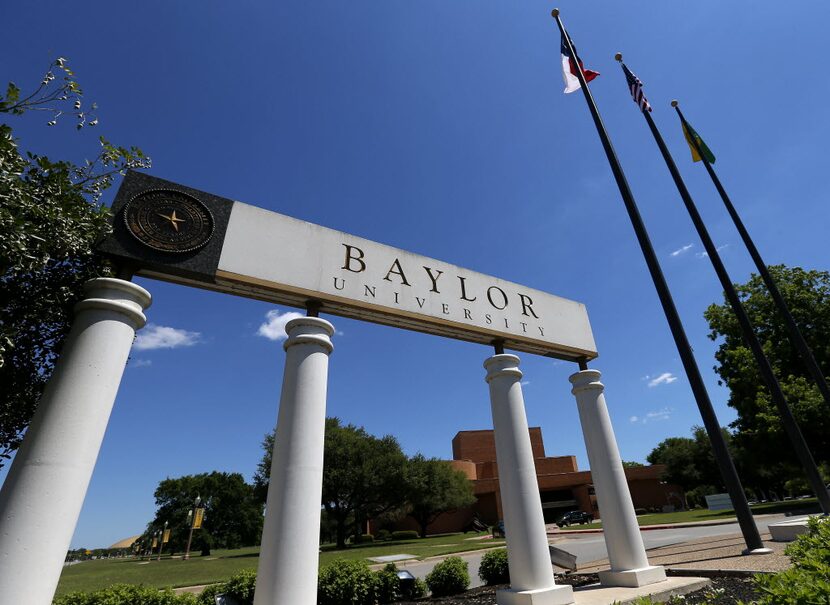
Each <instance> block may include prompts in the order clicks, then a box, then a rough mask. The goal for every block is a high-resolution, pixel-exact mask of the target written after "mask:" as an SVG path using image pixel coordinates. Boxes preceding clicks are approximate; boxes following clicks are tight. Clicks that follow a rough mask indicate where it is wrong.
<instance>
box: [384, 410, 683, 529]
mask: <svg viewBox="0 0 830 605" xmlns="http://www.w3.org/2000/svg"><path fill="white" fill-rule="evenodd" d="M530 443H531V447H532V449H533V458H534V459H535V461H536V479H537V481H538V483H539V495H540V497H541V500H542V510H543V512H544V515H545V522H546V523H553V522H554V521H556V519H558V518H559V517H561V516H562V515H563V514H564V513H566V512H567V511H570V510H583V511H586V512H590V513H591V514H593V515H594V517H595V518H600V517H601V514H602V511H600V510H599V508H598V507H597V499H596V496H595V495H594V487H593V484H592V481H591V471H589V470H587V471H580V470H579V468H578V467H577V463H576V456H552V457H549V456H546V455H545V445H544V442H543V441H542V429H541V428H539V427H531V428H530ZM452 454H453V460H452V461H451V462H450V463H451V464H452V466H453V467H454V468H456V469H458V470H460V471H462V472H464V474H465V475H467V477H468V478H469V479H470V481H472V483H473V492H474V493H475V496H476V503H475V504H473V505H472V506H470V507H469V508H466V509H461V510H456V511H452V512H448V513H444V514H443V515H441V516H440V517H439V518H438V519H437V520H436V521H435V522H434V523H432V524H431V525H430V526H429V533H431V534H437V533H445V532H453V531H461V530H463V529H464V528H465V527H466V526H467V525H468V524H469V523H470V521H471V520H472V519H473V516H475V515H477V516H478V518H479V519H481V520H482V521H483V522H484V523H486V524H488V525H493V524H495V523H497V522H498V521H499V520H500V519H503V518H504V517H503V513H502V508H501V498H500V497H499V469H498V465H497V464H496V442H495V436H494V434H493V431H492V430H483V431H460V432H459V433H458V434H456V436H455V437H454V438H453V440H452ZM664 469H665V467H664V466H663V465H659V464H655V465H652V466H644V467H637V468H627V469H625V475H626V478H627V479H628V488H629V490H630V491H631V499H632V500H633V502H634V508H635V509H646V510H663V507H664V506H674V507H675V508H681V507H682V506H683V502H684V497H685V496H684V493H683V490H682V489H681V488H680V487H679V486H677V485H673V484H667V483H664V482H663V481H661V479H660V477H661V475H662V473H663V471H664ZM397 525H398V527H399V528H400V529H417V524H415V523H414V521H413V520H412V519H411V518H407V519H405V520H403V521H402V522H400V523H399V524H397Z"/></svg>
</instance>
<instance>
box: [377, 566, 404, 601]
mask: <svg viewBox="0 0 830 605" xmlns="http://www.w3.org/2000/svg"><path fill="white" fill-rule="evenodd" d="M375 598H376V599H377V601H378V602H380V603H392V602H394V601H400V599H401V581H400V580H399V579H398V568H397V567H396V566H395V564H394V563H389V564H387V565H386V567H384V568H383V569H381V570H380V571H377V572H375Z"/></svg>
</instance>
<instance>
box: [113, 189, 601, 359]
mask: <svg viewBox="0 0 830 605" xmlns="http://www.w3.org/2000/svg"><path fill="white" fill-rule="evenodd" d="M113 210H114V212H115V213H116V220H115V224H114V234H113V237H112V238H111V239H110V240H109V241H108V242H106V243H105V244H104V250H105V251H107V252H109V253H110V254H111V255H113V256H114V257H115V258H117V259H121V260H122V261H126V262H134V263H136V268H137V272H138V274H139V275H147V276H158V277H163V278H164V279H167V280H171V279H173V280H176V278H177V276H178V279H179V280H180V281H182V282H183V283H189V282H192V281H199V282H201V284H202V285H203V287H209V288H212V289H214V290H219V291H222V292H228V293H232V294H238V295H242V296H248V297H252V298H259V299H263V300H268V301H271V302H275V303H280V304H285V305H292V306H297V307H305V306H306V304H307V302H308V301H309V300H316V301H319V302H321V303H323V305H324V306H325V309H326V312H327V313H331V314H333V315H340V316H343V317H350V318H354V319H363V320H367V321H372V322H376V323H381V324H387V325H392V326H396V327H400V328H408V329H411V330H417V331H421V332H427V333H430V334H438V335H442V336H449V337H452V338H458V339H461V340H468V341H473V342H480V343H486V344H491V343H493V342H494V341H502V342H503V345H504V346H505V347H506V348H509V349H513V350H516V351H522V352H527V353H535V354H538V355H546V356H550V357H558V358H562V359H570V360H576V359H592V358H594V357H596V356H597V353H596V346H595V345H594V338H593V335H592V333H591V326H590V324H589V322H588V313H587V311H586V309H585V306H584V305H583V304H581V303H577V302H574V301H571V300H567V299H564V298H561V297H558V296H554V295H552V294H548V293H546V292H541V291H539V290H534V289H532V288H527V287H525V286H521V285H518V284H514V283H511V282H508V281H505V280H502V279H498V278H495V277H490V276H487V275H484V274H482V273H478V272H475V271H470V270H468V269H464V268H461V267H457V266H455V265H452V264H449V263H446V262H442V261H439V260H435V259H433V258H428V257H425V256H420V255H417V254H413V253H411V252H406V251H404V250H400V249H397V248H393V247H391V246H387V245H384V244H379V243H376V242H373V241H370V240H367V239H363V238H360V237H356V236H354V235H350V234H348V233H343V232H341V231H335V230H333V229H328V228H326V227H321V226H319V225H314V224H312V223H307V222H305V221H301V220H297V219H294V218H291V217H288V216H285V215H283V214H278V213H276V212H271V211H269V210H264V209H262V208H257V207H255V206H250V205H248V204H243V203H241V202H234V201H231V200H227V199H223V198H219V197H217V196H213V195H210V194H207V193H204V192H200V191H196V190H193V189H190V188H188V187H183V186H181V185H177V184H174V183H170V182H168V181H164V180H161V179H157V178H154V177H150V176H147V175H143V174H136V173H130V174H129V175H128V176H127V178H126V179H125V182H124V184H123V185H122V187H121V190H120V192H119V195H118V197H117V198H116V201H115V204H114V206H113ZM148 252H149V253H150V255H149V260H148ZM171 269H172V275H171Z"/></svg>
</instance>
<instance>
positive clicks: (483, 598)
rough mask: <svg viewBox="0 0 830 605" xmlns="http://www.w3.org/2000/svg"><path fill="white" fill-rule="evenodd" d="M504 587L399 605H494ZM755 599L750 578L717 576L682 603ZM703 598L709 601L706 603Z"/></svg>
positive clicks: (581, 582)
mask: <svg viewBox="0 0 830 605" xmlns="http://www.w3.org/2000/svg"><path fill="white" fill-rule="evenodd" d="M598 581H599V578H598V577H597V576H596V575H562V576H559V575H557V576H556V583H557V584H570V585H571V586H574V587H577V586H585V585H587V584H595V583H596V582H598ZM504 588H508V585H507V584H502V585H499V586H482V587H480V588H473V589H472V590H468V591H467V592H465V593H463V594H459V595H454V596H451V597H441V598H437V599H421V600H419V601H403V602H402V603H401V604H400V605H495V603H496V591H497V590H502V589H504ZM715 595H716V596H715ZM713 596H714V598H713ZM758 596H760V595H759V594H758V592H757V591H756V590H755V586H754V585H753V583H752V579H751V578H746V577H721V578H712V586H711V587H709V588H705V589H703V590H698V591H695V592H692V593H689V594H687V595H686V600H685V602H686V603H689V604H690V605H694V604H699V603H707V602H709V603H716V604H717V605H733V604H734V603H737V602H738V601H744V602H745V603H748V602H750V601H752V600H753V599H756V598H758ZM707 599H710V600H709V601H707Z"/></svg>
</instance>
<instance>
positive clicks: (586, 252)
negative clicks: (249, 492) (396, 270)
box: [0, 0, 830, 547]
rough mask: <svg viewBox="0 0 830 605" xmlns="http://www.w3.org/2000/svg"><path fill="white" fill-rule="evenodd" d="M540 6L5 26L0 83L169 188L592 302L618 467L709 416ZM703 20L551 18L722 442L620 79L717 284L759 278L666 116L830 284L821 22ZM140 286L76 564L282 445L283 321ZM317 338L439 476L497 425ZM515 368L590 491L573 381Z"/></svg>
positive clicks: (758, 17)
mask: <svg viewBox="0 0 830 605" xmlns="http://www.w3.org/2000/svg"><path fill="white" fill-rule="evenodd" d="M553 6H554V5H553V4H550V3H545V2H538V1H525V2H521V3H508V2H491V1H483V0H476V1H450V2H448V1H447V0H440V1H439V0H422V1H420V2H417V3H411V2H407V3H404V2H400V1H385V2H381V1H378V0H376V1H374V2H370V1H363V0H351V1H350V2H329V1H318V2H313V3H310V2H279V3H277V2H235V3H228V2H217V1H207V2H201V3H192V2H161V1H146V2H142V3H104V2H99V1H92V2H87V3H84V5H83V7H80V6H79V5H77V4H74V3H66V2H38V3H35V4H32V5H27V6H26V7H25V9H24V8H22V5H14V4H5V5H4V6H3V7H2V8H0V20H2V22H3V23H4V25H5V27H4V31H5V43H6V44H5V46H6V52H5V53H4V58H3V59H2V60H0V67H2V69H0V80H2V81H6V80H13V81H15V82H16V83H17V84H18V85H20V86H21V87H22V88H23V89H24V90H26V89H28V88H29V87H30V86H32V85H34V84H35V83H36V82H38V81H39V79H40V78H41V77H42V73H43V71H44V69H45V67H46V66H47V65H48V64H49V62H50V61H51V60H52V59H54V58H55V57H57V56H65V57H68V59H69V62H70V65H71V66H72V67H73V68H74V69H75V71H76V73H77V76H78V78H79V80H80V82H81V83H82V85H83V87H84V89H85V98H86V99H87V100H88V101H96V102H97V103H98V104H99V106H100V109H99V111H98V116H99V119H100V126H99V127H98V128H99V130H98V133H100V134H104V135H106V136H107V137H108V138H109V139H110V140H112V141H113V142H115V143H118V144H122V145H138V146H140V147H142V148H143V149H144V151H145V152H147V153H148V154H149V155H151V156H152V158H153V161H154V166H153V168H152V170H151V173H152V174H154V175H156V176H159V177H162V178H167V179H170V180H173V181H177V182H180V183H183V184H186V185H189V186H192V187H195V188H199V189H202V190H206V191H210V192H213V193H217V194H220V195H223V196H227V197H230V198H232V199H237V200H241V201H245V202H248V203H251V204H255V205H258V206H262V207H265V208H268V209H271V210H275V211H278V212H282V213H285V214H288V215H290V216H294V217H297V218H301V219H304V220H308V221H312V222H315V223H319V224H322V225H326V226H328V227H332V228H335V229H340V230H343V231H347V232H350V233H354V234H356V235H359V236H362V237H366V238H369V239H373V240H377V241H381V242H384V243H388V244H391V245H394V246H397V247H400V248H404V249H407V250H412V251H414V252H418V253H422V254H425V255H428V256H431V257H434V258H439V259H442V260H445V261H448V262H451V263H455V264H458V265H461V266H465V267H468V268H470V269H474V270H477V271H481V272H484V273H489V274H491V275H495V276H498V277H502V278H505V279H508V280H511V281H514V282H518V283H522V284H526V285H527V286H530V287H534V288H538V289H541V290H546V291H549V292H552V293H554V294H558V295H561V296H565V297H568V298H572V299H575V300H579V301H581V302H584V303H585V304H586V305H587V307H588V311H589V314H590V317H591V321H592V326H593V329H594V335H595V338H596V342H597V345H598V348H599V351H600V357H599V359H597V360H596V361H595V362H593V363H592V364H591V365H592V367H595V368H597V369H599V370H601V371H602V372H603V382H604V383H605V385H606V396H607V399H608V404H609V408H610V411H611V415H612V420H613V421H614V426H615V430H616V433H617V438H618V440H619V444H620V449H621V451H622V454H623V457H624V458H625V459H630V460H640V461H642V460H644V459H645V456H646V455H647V454H648V452H649V451H650V450H651V448H652V447H653V446H654V445H656V444H657V443H658V442H659V441H660V440H661V439H663V438H665V437H667V436H673V435H686V434H688V432H689V429H690V427H691V426H692V425H694V424H696V423H698V424H699V423H700V417H699V414H698V412H697V408H696V406H695V404H694V400H693V398H692V395H691V391H690V389H689V385H688V381H687V380H686V378H685V376H684V374H683V371H682V367H681V364H680V362H679V359H678V356H677V352H676V350H675V348H674V344H673V341H672V339H671V335H670V333H669V330H668V327H667V324H666V321H665V318H664V316H663V313H662V311H661V309H660V306H659V303H658V300H657V296H656V294H655V291H654V288H653V286H652V283H651V281H650V278H649V276H648V273H647V270H646V267H645V264H644V262H643V260H642V256H641V254H640V251H639V248H638V246H637V244H636V240H635V238H634V234H633V231H632V229H631V226H630V223H629V221H628V218H627V216H626V214H625V211H624V208H623V205H622V202H621V200H620V196H619V193H618V191H617V189H616V185H615V184H614V181H613V178H612V177H611V173H610V170H609V168H608V165H607V163H606V161H605V157H604V154H603V153H602V149H601V146H600V143H599V141H598V139H597V137H596V133H595V130H594V127H593V125H592V123H591V121H590V117H589V114H588V111H587V108H586V107H585V103H584V101H583V99H582V98H581V94H580V93H578V94H573V95H568V96H566V95H563V94H562V89H563V86H564V85H563V83H562V77H561V70H560V64H559V34H558V31H557V29H556V25H555V23H554V21H553V20H552V19H551V18H550V15H549V13H550V9H551V8H553ZM690 6H691V5H688V4H683V3H676V2H656V1H651V2H644V1H638V2H626V3H622V2H575V1H563V2H562V3H561V4H560V8H561V9H562V16H563V19H564V21H565V24H566V26H567V27H568V29H569V31H570V33H571V35H572V37H573V39H574V41H575V42H576V43H577V45H578V48H579V50H580V54H581V56H582V58H583V59H584V61H585V64H586V66H587V67H589V68H592V69H595V70H597V71H599V72H601V74H602V75H601V76H600V77H599V78H598V79H597V80H595V81H594V82H593V83H592V85H591V88H592V91H593V93H594V95H595V98H596V101H597V103H598V105H599V108H600V111H601V113H602V115H603V118H604V120H605V122H606V125H607V127H608V130H609V132H610V134H611V137H612V140H613V142H614V144H615V146H616V149H617V152H618V154H619V156H620V158H621V161H622V163H623V166H624V168H625V170H626V172H627V175H628V178H629V181H630V184H631V187H632V189H633V191H634V194H635V196H636V198H637V201H638V203H639V205H640V210H641V212H642V214H643V216H644V219H645V221H646V224H647V226H648V228H649V230H650V232H651V236H652V240H653V243H654V246H655V249H656V250H657V252H658V254H659V256H660V260H661V262H662V264H663V268H664V271H665V273H666V276H667V279H668V281H669V284H670V287H671V288H672V292H673V294H674V297H675V300H676V303H677V306H678V309H679V311H680V314H681V316H682V318H683V321H684V324H685V326H686V329H687V331H688V334H689V337H690V340H691V342H692V344H693V346H694V348H695V354H696V357H697V360H698V362H699V365H700V367H701V370H702V371H703V374H704V378H705V380H706V382H707V385H708V387H709V390H710V394H711V396H712V399H713V401H714V403H715V407H716V410H717V413H718V414H719V417H720V420H721V422H722V424H727V423H728V422H729V421H731V420H732V419H733V418H734V415H733V413H732V412H731V410H730V409H729V408H728V407H727V406H726V405H725V401H726V399H727V393H726V391H725V390H724V389H723V388H721V387H719V386H718V384H717V378H716V376H715V374H714V372H713V371H712V369H711V368H712V366H713V365H714V358H713V352H714V350H715V347H716V344H715V343H712V342H710V341H709V340H708V339H707V332H708V330H707V326H706V323H705V321H704V320H703V317H702V314H703V310H704V309H705V308H706V306H707V305H709V304H710V303H712V302H714V301H716V300H718V299H719V298H720V288H719V285H718V282H717V279H716V277H715V274H714V272H713V270H712V268H711V266H710V264H709V262H708V260H707V259H706V258H702V257H701V254H700V253H701V252H702V247H701V245H700V243H699V241H698V239H697V237H696V235H695V234H694V232H693V227H692V225H691V222H690V221H689V219H688V216H687V215H686V213H685V211H684V210H683V208H682V205H681V202H680V199H679V197H678V195H677V193H676V190H675V188H674V185H673V184H672V182H671V180H670V177H669V175H668V172H667V171H666V169H665V166H664V165H663V163H662V160H661V158H660V156H659V152H658V150H657V148H656V146H655V145H654V143H653V140H652V139H651V135H650V134H649V132H648V129H647V126H646V125H645V123H644V121H643V119H642V117H641V116H639V115H638V110H637V108H636V106H635V105H634V103H632V101H631V98H630V96H629V94H628V91H627V88H626V86H625V80H624V77H623V75H622V72H621V70H620V69H619V67H618V65H617V64H616V62H615V61H614V60H613V54H614V52H615V51H618V50H619V51H622V52H623V53H624V55H625V59H626V62H627V64H628V65H629V67H630V68H631V69H632V70H633V71H634V72H635V73H636V74H637V75H638V76H639V77H640V78H641V79H642V80H643V82H644V83H645V91H646V95H647V97H648V98H649V100H650V101H651V103H652V105H653V106H654V108H655V109H654V114H653V116H654V118H655V121H656V122H657V124H658V126H659V127H661V128H662V130H663V134H664V137H665V138H666V139H667V142H668V145H669V147H670V149H671V150H672V152H673V153H674V154H675V158H676V160H677V161H678V164H679V166H680V170H681V172H682V173H683V175H684V177H686V180H687V184H688V185H689V188H690V190H691V192H692V194H693V196H695V198H696V200H697V202H698V204H699V206H700V210H701V212H702V214H703V216H704V218H705V220H706V221H707V222H708V224H709V227H710V229H711V232H712V235H713V237H714V239H715V241H716V243H717V244H718V245H720V246H724V248H723V250H722V253H723V258H724V261H725V263H726V265H727V267H728V269H729V271H730V273H731V275H732V278H733V280H734V281H745V280H746V279H747V278H748V276H749V273H750V272H751V271H752V265H751V260H750V259H749V257H748V255H747V254H746V252H745V251H744V250H743V249H742V248H741V245H740V241H739V239H738V236H737V234H736V233H735V231H734V228H733V227H732V226H731V223H730V222H729V218H728V216H727V215H726V213H725V211H724V210H723V207H722V205H721V203H720V201H719V199H718V198H717V194H716V192H715V190H714V188H713V187H712V186H711V184H710V183H709V181H708V177H706V175H705V173H704V170H703V168H702V167H701V166H700V165H692V163H691V161H690V159H689V152H688V148H687V147H686V144H685V142H683V140H682V138H681V135H680V129H679V127H678V124H677V119H676V117H675V115H674V112H673V110H671V108H670V107H669V105H668V103H669V101H670V99H672V98H675V97H676V98H679V99H680V101H681V106H682V108H683V109H684V111H685V114H686V116H687V118H688V119H689V120H690V122H691V123H692V124H693V125H694V126H695V128H696V129H697V131H698V132H699V133H700V134H701V135H702V136H703V137H704V139H705V140H706V142H707V143H708V145H709V146H710V147H711V149H712V150H713V151H714V153H715V154H716V156H717V164H716V168H717V170H718V171H719V174H720V175H721V178H722V180H723V181H724V183H725V185H726V187H727V188H728V190H729V191H730V193H731V195H732V197H733V200H734V202H735V204H736V205H737V206H738V208H739V211H740V212H741V213H742V215H743V218H744V220H745V222H746V223H747V226H748V227H749V229H750V231H751V233H752V234H753V236H754V237H755V238H756V243H757V244H758V246H759V248H760V249H761V252H762V254H763V255H764V257H765V259H766V260H767V262H769V263H786V264H789V265H800V266H803V267H807V268H818V269H826V268H827V250H828V248H827V243H826V230H827V215H828V213H827V210H826V208H827V206H826V200H825V198H826V196H827V189H828V180H827V174H828V172H827V160H826V158H825V149H826V140H827V139H828V137H829V136H830V132H828V131H830V124H828V119H827V111H826V109H825V107H824V105H826V99H827V98H830V84H828V82H829V81H828V78H827V77H826V73H825V72H826V70H824V69H823V68H821V67H820V65H822V64H823V63H822V61H823V59H822V57H823V56H824V54H825V51H826V48H825V46H826V44H824V43H823V42H822V41H826V32H825V31H824V30H823V27H824V24H825V23H826V22H827V19H828V18H829V17H830V6H828V5H827V3H826V2H820V1H818V0H815V1H804V2H797V3H789V4H788V5H786V6H784V5H782V4H780V3H773V2H769V1H762V2H752V3H750V2H731V3H724V2H716V1H714V0H702V1H699V2H696V3H694V7H693V9H690V8H689V7H690ZM788 49H789V52H788ZM41 117H42V116H34V117H26V118H23V119H16V118H11V123H12V124H13V126H14V127H15V130H16V132H17V134H18V135H19V137H20V139H21V144H22V146H23V147H24V148H26V149H31V150H33V151H36V152H40V153H45V154H48V155H50V156H51V157H53V158H65V159H72V160H75V161H82V160H83V159H84V158H85V157H90V156H92V155H93V154H95V152H96V147H95V145H96V143H95V135H96V134H97V133H93V132H82V133H75V132H74V129H73V128H72V125H71V121H69V120H65V121H64V122H63V123H62V124H59V125H58V126H57V127H54V128H47V127H46V126H45V125H44V122H45V121H46V119H41ZM113 195H114V190H111V191H110V192H108V193H107V194H106V196H105V200H106V201H107V203H109V202H110V201H111V200H112V197H113ZM139 283H141V284H142V285H143V286H145V287H146V288H148V289H149V290H150V291H151V292H152V294H153V296H154V303H153V306H152V307H151V309H150V310H149V311H148V317H149V319H150V321H151V322H152V324H153V325H154V326H156V327H155V328H153V327H151V328H148V329H147V331H146V332H145V337H144V339H143V340H142V341H139V342H140V343H143V344H142V345H141V346H143V347H145V348H143V349H141V350H134V351H133V354H132V360H131V362H130V364H129V366H128V367H127V369H126V372H125V374H124V381H123V384H122V387H121V391H120V393H119V396H118V399H117V401H116V404H115V408H114V410H113V414H112V418H111V421H110V425H109V429H108V431H107V434H106V438H105V440H104V444H103V447H102V450H101V455H100V458H99V461H98V465H97V467H96V470H95V474H94V476H93V478H92V482H91V485H90V489H89V493H88V497H87V501H86V504H85V506H84V509H83V511H82V513H81V518H80V521H79V524H78V528H77V531H76V534H75V537H74V539H73V542H72V544H73V545H74V546H90V547H94V546H107V545H109V544H110V543H112V542H115V541H116V540H118V539H120V538H123V537H125V536H128V535H131V534H134V533H139V532H140V531H142V529H143V527H144V525H145V523H146V522H147V521H148V520H149V519H150V518H151V517H152V514H153V511H154V503H153V496H152V493H153V490H154V488H155V486H156V485H157V483H158V482H159V481H160V480H161V479H164V478H165V477H168V476H170V477H174V476H179V475H182V474H188V473H197V472H204V471H211V470H214V469H218V470H224V471H238V472H241V473H243V474H244V475H245V476H246V477H248V478H250V477H251V475H252V474H253V472H254V470H255V467H256V463H257V461H258V459H259V457H260V455H261V449H260V440H261V438H262V436H263V434H264V433H266V432H267V431H269V430H270V429H271V428H272V427H273V425H274V422H275V420H276V414H277V405H278V398H279V390H280V383H281V376H282V365H283V351H282V348H281V346H280V343H279V342H277V341H274V340H270V339H268V338H266V337H263V336H261V335H259V334H258V332H259V328H260V326H262V325H263V323H265V322H266V321H267V318H266V315H267V314H268V313H269V312H270V313H272V317H273V315H274V312H276V313H284V312H287V311H290V309H287V308H280V309H275V308H274V307H273V306H272V305H268V304H264V303H261V302H257V301H252V300H245V299H237V298H231V297H229V296H227V295H219V294H215V293H210V292H205V291H200V290H195V289H188V288H184V287H180V286H173V285H169V284H165V283H161V282H152V281H148V280H139ZM329 319H331V321H332V322H333V323H334V324H335V326H336V328H337V329H338V331H339V333H338V334H337V336H336V337H335V351H334V353H333V355H332V357H331V366H330V386H329V402H328V413H329V414H330V415H336V416H339V417H341V418H342V419H343V420H344V421H346V422H352V423H355V424H359V425H364V426H365V427H366V429H367V430H368V431H370V432H372V433H375V434H386V433H391V434H392V435H394V436H395V437H397V438H398V439H399V441H400V443H401V445H402V447H403V449H404V450H405V451H406V452H407V453H409V454H414V453H416V452H418V451H420V452H422V453H424V454H426V455H429V456H441V457H450V456H451V445H450V441H451V439H452V437H453V436H454V435H455V433H456V432H457V431H459V430H465V429H482V428H489V427H491V426H492V422H491V418H490V411H489V401H488V395H487V388H486V384H485V382H484V370H483V368H482V362H483V361H484V359H485V358H486V357H488V356H489V355H490V354H491V351H490V350H489V349H488V348H486V347H483V346H480V345H473V344H469V343H462V342H456V341H451V340H445V339H441V338H438V337H430V336H426V335H422V334H416V333H411V332H405V331H400V330H395V329H393V328H388V327H382V326H375V325H370V324H364V323H359V322H356V321H350V320H344V319H338V318H331V317H329ZM159 327H164V328H171V329H172V330H167V331H165V330H160V329H159ZM174 345H175V346H174ZM162 346H166V348H158V347H162ZM137 348H138V345H137ZM522 368H523V369H524V371H525V378H524V380H525V381H526V386H525V398H526V404H527V413H528V419H529V422H530V424H531V425H539V426H541V427H542V429H543V434H544V438H545V446H546V450H547V453H548V455H567V454H575V455H577V456H578V458H579V464H580V466H581V467H583V468H584V467H587V459H586V456H585V450H584V445H583V442H582V437H581V432H580V430H579V428H578V427H579V422H578V417H577V413H576V408H575V403H574V400H573V398H572V396H571V394H570V388H569V387H570V385H569V383H568V375H569V374H570V373H572V372H573V371H575V368H574V367H573V366H572V365H571V364H568V363H564V362H555V361H552V360H549V359H544V358H538V357H533V356H530V355H523V356H522ZM4 476H5V475H4V471H0V479H2V478H3V477H4Z"/></svg>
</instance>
